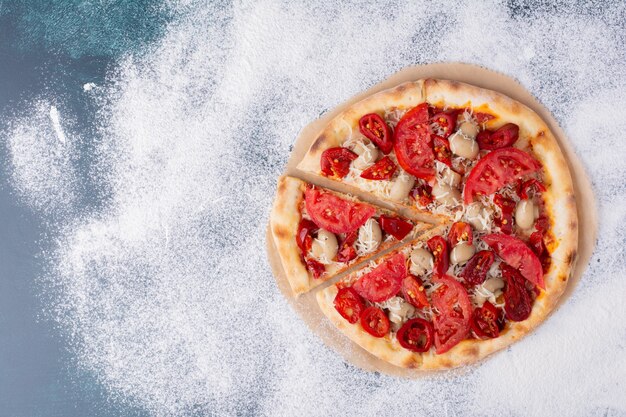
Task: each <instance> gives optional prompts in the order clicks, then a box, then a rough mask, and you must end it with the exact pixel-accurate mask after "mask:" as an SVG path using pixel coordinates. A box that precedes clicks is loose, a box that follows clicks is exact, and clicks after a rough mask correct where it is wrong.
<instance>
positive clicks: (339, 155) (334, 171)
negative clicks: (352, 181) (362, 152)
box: [320, 147, 359, 178]
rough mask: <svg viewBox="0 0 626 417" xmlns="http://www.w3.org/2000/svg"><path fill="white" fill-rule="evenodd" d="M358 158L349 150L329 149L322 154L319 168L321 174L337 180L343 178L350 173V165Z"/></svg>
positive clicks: (340, 148)
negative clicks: (334, 177)
mask: <svg viewBox="0 0 626 417" xmlns="http://www.w3.org/2000/svg"><path fill="white" fill-rule="evenodd" d="M358 157H359V156H358V155H357V154H355V153H354V152H352V151H351V150H350V149H346V148H342V147H336V148H329V149H326V150H325V151H324V152H322V157H321V159H320V166H321V168H322V174H324V175H326V176H328V177H333V176H336V177H337V178H343V177H345V176H346V175H348V172H350V164H351V163H352V161H354V160H355V159H357V158H358Z"/></svg>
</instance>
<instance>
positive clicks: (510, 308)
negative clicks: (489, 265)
mask: <svg viewBox="0 0 626 417" xmlns="http://www.w3.org/2000/svg"><path fill="white" fill-rule="evenodd" d="M500 270H501V271H502V277H503V278H504V280H505V281H506V285H505V287H504V312H505V313H506V317H507V318H508V319H509V320H512V321H524V320H526V319H527V318H528V316H530V312H531V311H532V304H531V298H530V295H529V294H528V290H526V284H525V281H524V277H522V275H521V274H520V273H519V272H518V271H517V270H516V269H515V268H512V267H510V266H509V265H507V264H505V263H501V264H500Z"/></svg>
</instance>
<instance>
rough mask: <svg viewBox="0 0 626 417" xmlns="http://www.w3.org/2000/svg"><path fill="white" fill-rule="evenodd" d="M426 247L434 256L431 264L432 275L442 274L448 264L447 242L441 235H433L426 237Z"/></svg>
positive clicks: (446, 269)
mask: <svg viewBox="0 0 626 417" xmlns="http://www.w3.org/2000/svg"><path fill="white" fill-rule="evenodd" d="M426 244H427V245H428V248H429V249H430V251H431V252H432V253H433V256H434V258H435V260H434V265H433V275H434V276H443V275H444V274H445V273H446V272H447V271H448V267H449V266H450V264H449V258H450V256H449V253H448V243H447V242H446V240H445V239H444V238H443V237H441V236H435V237H431V238H430V239H428V242H426Z"/></svg>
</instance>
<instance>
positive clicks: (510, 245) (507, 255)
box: [483, 233, 546, 289]
mask: <svg viewBox="0 0 626 417" xmlns="http://www.w3.org/2000/svg"><path fill="white" fill-rule="evenodd" d="M483 242H485V243H486V244H488V245H489V246H491V248H492V249H493V250H494V251H495V252H496V254H498V256H499V257H500V258H502V259H503V260H504V262H506V263H507V264H509V265H510V266H512V267H513V268H515V269H517V270H518V271H519V272H520V273H521V274H522V276H523V277H524V278H526V279H527V280H528V281H530V282H532V283H533V284H535V285H536V286H538V287H539V288H542V289H545V288H546V286H545V283H544V282H543V271H542V269H541V262H540V261H539V258H538V257H537V255H535V253H534V252H533V251H532V250H531V249H530V248H529V247H528V246H527V245H526V243H524V242H523V241H522V240H520V239H518V238H516V237H513V236H509V235H504V234H498V233H493V234H490V235H485V236H483Z"/></svg>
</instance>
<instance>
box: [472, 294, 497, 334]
mask: <svg viewBox="0 0 626 417" xmlns="http://www.w3.org/2000/svg"><path fill="white" fill-rule="evenodd" d="M499 318H500V314H499V313H498V309H497V308H496V307H495V306H494V305H493V304H491V303H490V302H489V301H485V303H484V304H483V306H482V307H480V308H476V309H474V313H473V314H472V321H471V323H470V325H471V327H472V330H473V331H474V334H475V335H476V337H478V338H480V339H493V338H496V337H498V336H500V328H499V326H498V320H499Z"/></svg>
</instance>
